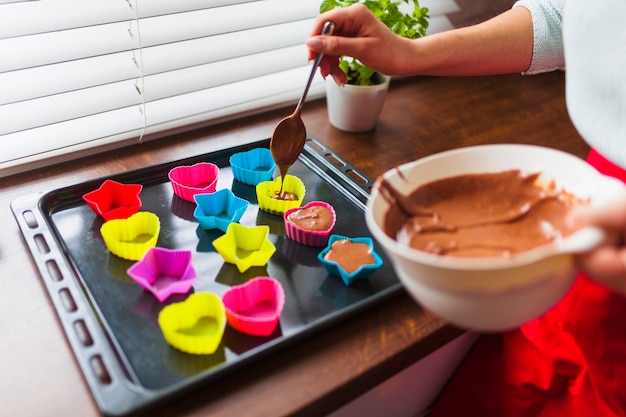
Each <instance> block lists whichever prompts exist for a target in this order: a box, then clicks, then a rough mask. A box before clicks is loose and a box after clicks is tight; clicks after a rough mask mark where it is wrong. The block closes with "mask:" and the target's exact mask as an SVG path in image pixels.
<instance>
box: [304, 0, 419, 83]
mask: <svg viewBox="0 0 626 417" xmlns="http://www.w3.org/2000/svg"><path fill="white" fill-rule="evenodd" d="M328 20H330V21H333V22H334V23H335V30H334V33H333V36H320V35H319V33H320V32H321V30H322V27H323V25H324V22H326V21H328ZM407 41H408V39H406V38H402V37H400V36H397V35H396V34H395V33H393V32H392V31H391V30H390V29H389V28H388V27H387V26H385V25H384V24H383V23H382V22H381V21H380V20H378V19H377V18H376V16H374V14H372V13H371V12H370V11H369V10H368V9H367V7H365V6H364V5H363V4H359V3H357V4H354V5H352V6H349V7H346V8H339V9H335V10H331V11H329V12H326V13H324V14H321V15H320V16H318V17H317V19H316V20H315V23H314V25H313V28H312V30H311V37H310V38H309V39H307V41H306V44H307V46H308V47H309V59H313V58H314V57H315V54H316V53H318V52H322V53H323V54H324V57H323V58H322V61H321V62H320V71H321V73H322V75H323V76H324V78H326V76H328V75H331V76H332V77H333V79H334V80H335V82H336V83H337V84H339V85H343V84H345V83H346V82H347V77H346V74H345V73H344V72H343V71H342V70H341V69H339V57H340V56H342V55H345V56H350V57H353V58H356V59H358V60H359V61H361V62H362V63H363V64H364V65H367V66H368V67H370V68H372V69H374V70H376V71H379V72H382V73H383V74H386V75H400V73H401V71H400V70H399V68H398V57H402V56H404V55H406V53H407V50H408V48H409V46H408V45H410V43H408V42H407Z"/></svg>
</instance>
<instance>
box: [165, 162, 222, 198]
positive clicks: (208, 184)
mask: <svg viewBox="0 0 626 417" xmlns="http://www.w3.org/2000/svg"><path fill="white" fill-rule="evenodd" d="M218 173H219V168H218V166H217V165H215V164H212V163H210V162H200V163H197V164H194V165H181V166H178V167H175V168H172V169H171V170H170V172H169V174H168V177H169V179H170V183H171V184H172V189H173V190H174V194H176V195H177V196H178V197H180V198H182V199H183V200H185V201H189V202H191V203H193V202H194V200H193V196H194V195H196V194H203V193H212V192H214V191H215V188H216V186H217V176H218Z"/></svg>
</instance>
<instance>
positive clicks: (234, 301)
mask: <svg viewBox="0 0 626 417" xmlns="http://www.w3.org/2000/svg"><path fill="white" fill-rule="evenodd" d="M222 302H223V303H224V308H225V309H226V321H227V322H228V325H229V326H230V327H232V328H233V329H235V330H238V331H240V332H241V333H246V334H249V335H253V336H269V335H271V334H272V333H273V332H274V330H275V329H276V327H277V326H278V322H279V321H280V315H281V313H282V311H283V308H284V307H285V292H284V290H283V286H282V285H281V284H280V282H278V281H277V280H275V279H273V278H270V277H256V278H253V279H251V280H250V281H248V282H246V283H245V284H241V285H236V286H234V287H231V288H229V289H228V290H226V292H225V293H224V295H222Z"/></svg>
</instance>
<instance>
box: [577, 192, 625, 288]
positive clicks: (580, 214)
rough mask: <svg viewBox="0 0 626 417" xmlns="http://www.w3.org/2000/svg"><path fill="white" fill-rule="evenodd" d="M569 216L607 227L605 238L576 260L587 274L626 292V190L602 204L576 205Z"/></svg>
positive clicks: (579, 223)
mask: <svg viewBox="0 0 626 417" xmlns="http://www.w3.org/2000/svg"><path fill="white" fill-rule="evenodd" d="M570 220H571V222H572V223H573V224H574V225H576V226H580V227H583V226H589V225H590V226H596V227H600V228H602V229H604V230H605V231H606V233H607V235H608V236H609V238H608V239H607V242H606V243H605V244H603V245H601V246H600V247H598V248H596V249H594V250H592V251H590V252H588V253H584V254H580V255H578V256H577V257H576V262H577V263H578V265H579V266H580V268H581V269H582V270H583V271H584V272H585V273H586V274H587V275H588V276H589V277H590V278H592V279H594V280H596V281H598V282H600V283H602V284H604V285H606V286H608V287H610V288H612V289H613V290H615V291H617V292H619V293H621V294H624V295H626V243H625V242H626V194H623V195H621V196H620V197H617V198H616V199H615V200H614V201H612V202H611V203H610V204H607V205H604V206H602V207H593V206H581V207H577V208H576V209H575V210H573V211H572V213H571V216H570Z"/></svg>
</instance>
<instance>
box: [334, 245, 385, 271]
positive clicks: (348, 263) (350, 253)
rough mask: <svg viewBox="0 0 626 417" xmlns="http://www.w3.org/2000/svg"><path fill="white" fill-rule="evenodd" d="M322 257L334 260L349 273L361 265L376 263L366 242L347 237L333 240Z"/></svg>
mask: <svg viewBox="0 0 626 417" xmlns="http://www.w3.org/2000/svg"><path fill="white" fill-rule="evenodd" d="M324 259H326V260H329V261H333V262H336V263H337V264H339V266H341V268H342V269H343V270H344V271H346V272H347V273H349V274H350V273H352V272H354V271H356V270H357V269H359V268H360V267H362V266H363V265H367V264H375V263H376V260H375V259H374V256H373V255H372V248H371V247H370V246H369V245H368V244H365V243H359V242H353V241H351V240H349V239H341V240H336V241H334V242H333V244H332V245H331V247H330V250H329V251H328V253H327V254H326V255H325V256H324Z"/></svg>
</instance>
